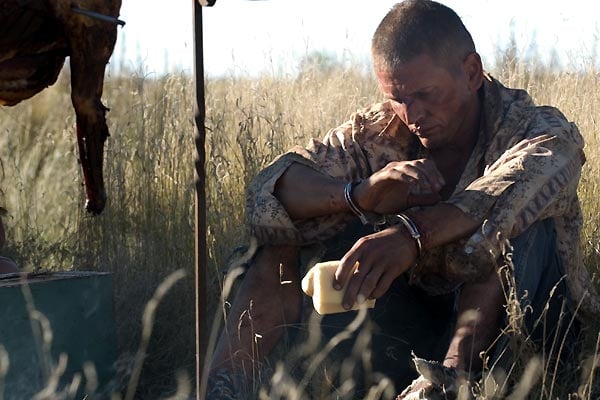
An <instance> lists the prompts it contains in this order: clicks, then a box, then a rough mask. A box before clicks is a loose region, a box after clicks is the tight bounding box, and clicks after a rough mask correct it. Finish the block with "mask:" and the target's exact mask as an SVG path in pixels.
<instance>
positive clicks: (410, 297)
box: [302, 219, 578, 390]
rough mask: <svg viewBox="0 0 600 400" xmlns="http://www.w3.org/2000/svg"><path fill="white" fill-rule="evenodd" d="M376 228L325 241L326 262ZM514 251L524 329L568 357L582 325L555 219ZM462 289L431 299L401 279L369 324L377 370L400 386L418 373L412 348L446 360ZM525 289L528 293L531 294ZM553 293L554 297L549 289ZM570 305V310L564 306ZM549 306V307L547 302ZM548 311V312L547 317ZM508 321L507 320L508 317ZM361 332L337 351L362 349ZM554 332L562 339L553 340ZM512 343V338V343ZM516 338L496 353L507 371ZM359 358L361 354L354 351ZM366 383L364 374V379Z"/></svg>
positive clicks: (333, 320) (346, 316) (328, 325)
mask: <svg viewBox="0 0 600 400" xmlns="http://www.w3.org/2000/svg"><path fill="white" fill-rule="evenodd" d="M368 233H371V232H370V231H369V230H365V228H363V227H362V226H360V225H355V226H350V227H349V228H348V229H347V230H346V231H345V232H344V233H342V234H341V235H339V237H337V238H335V239H334V240H331V241H329V242H327V243H326V244H325V247H326V250H325V253H324V254H323V256H322V257H321V259H322V260H334V259H340V258H341V257H342V256H343V255H344V253H345V252H346V251H347V250H348V249H349V248H350V247H351V246H352V245H353V244H354V242H355V241H356V240H357V239H358V238H359V237H361V236H364V235H366V234H368ZM511 245H512V246H513V248H514V251H513V263H514V278H515V283H516V296H517V298H519V299H520V300H521V307H522V309H523V310H524V311H525V318H524V325H525V327H524V328H525V331H526V332H525V333H526V334H529V335H530V338H531V339H532V341H533V342H534V343H536V344H537V345H542V343H544V344H546V349H544V350H545V353H546V355H549V354H550V353H549V352H550V351H553V352H554V354H553V355H554V356H555V355H556V352H557V346H556V345H555V346H554V349H550V347H552V344H553V343H556V342H559V343H561V342H562V339H563V338H566V339H565V341H564V348H563V349H562V352H563V353H562V356H564V355H566V354H568V353H569V348H570V347H572V346H573V345H574V343H575V342H576V337H577V333H578V323H577V321H576V320H575V319H574V318H572V316H573V313H572V309H573V307H572V304H571V303H572V301H571V299H570V295H569V291H568V288H567V285H566V282H565V280H564V279H563V269H562V265H561V261H560V258H559V256H558V252H557V247H556V234H555V231H554V224H553V221H552V220H550V219H547V220H544V221H539V222H537V223H535V224H534V225H533V226H531V227H530V228H529V229H528V230H527V231H525V232H524V233H522V234H521V235H520V236H518V237H517V238H515V239H513V240H512V241H511ZM303 253H308V254H309V255H307V254H304V255H303V260H302V261H304V262H306V261H307V259H309V258H311V257H314V253H315V250H314V249H306V250H304V252H303ZM459 291H460V288H459V289H458V290H457V291H456V292H454V293H450V294H447V295H441V296H431V295H428V294H427V293H425V292H424V291H423V290H421V289H420V288H418V287H415V286H412V285H409V284H408V281H407V278H406V276H404V275H403V276H401V277H399V278H398V279H396V281H395V282H394V283H393V285H392V287H391V288H390V290H389V291H388V293H386V294H385V295H384V296H383V297H382V298H380V299H378V300H377V303H376V306H375V308H374V309H372V310H370V311H369V315H368V321H367V322H366V323H365V326H366V325H369V326H370V327H372V328H373V329H371V335H372V336H371V338H372V340H371V343H370V345H371V363H372V368H373V371H375V372H377V371H378V372H382V373H384V374H385V375H386V376H388V377H389V378H390V379H392V380H393V381H394V383H395V386H396V389H400V390H401V389H402V388H404V387H405V386H406V385H408V384H409V383H410V382H411V380H412V379H414V378H415V377H416V375H415V374H416V373H415V370H414V367H413V364H412V358H411V352H414V353H415V354H416V355H417V356H419V357H422V358H426V359H430V360H440V361H441V360H443V358H444V356H445V354H446V351H447V349H448V345H449V341H450V339H451V336H452V334H453V330H454V325H455V322H456V317H457V315H456V310H457V297H458V293H459ZM525 293H527V295H526V296H525ZM551 293H553V294H552V296H550V294H551ZM563 302H564V307H563ZM547 303H548V304H549V307H546V304H547ZM542 313H543V315H542ZM355 316H356V312H347V313H341V314H333V315H328V316H325V317H324V318H323V319H322V321H321V329H322V332H323V333H324V334H325V337H332V336H333V335H335V334H336V333H337V332H339V331H340V330H341V329H343V328H345V327H347V326H348V324H349V323H350V322H351V321H352V320H353V319H354V318H355ZM505 322H506V323H508V317H507V318H506V319H505ZM358 337H359V334H358V333H357V334H356V335H354V337H353V339H351V340H346V341H344V342H342V343H341V344H340V345H338V346H337V355H336V356H338V357H341V359H343V358H344V357H349V356H351V354H352V352H353V350H354V352H356V346H355V344H356V343H357V342H356V341H357V340H358V339H357V338H358ZM555 337H556V340H555ZM513 342H514V341H513ZM509 343H511V341H510V340H509V339H508V338H507V337H505V338H503V339H502V340H500V341H499V343H498V344H497V345H496V346H495V348H494V349H493V350H492V352H491V353H492V354H491V359H490V365H491V364H494V363H497V364H499V365H500V366H501V367H504V368H505V369H506V368H507V366H510V364H511V363H512V361H513V356H512V352H511V349H510V345H509ZM354 356H356V354H354ZM359 381H360V378H359Z"/></svg>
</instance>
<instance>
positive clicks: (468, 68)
mask: <svg viewBox="0 0 600 400" xmlns="http://www.w3.org/2000/svg"><path fill="white" fill-rule="evenodd" d="M463 70H464V71H465V73H466V74H467V78H468V79H469V89H470V90H471V91H474V92H476V91H478V90H479V88H480V87H481V85H482V84H483V65H482V63H481V57H480V56H479V54H478V53H477V52H472V53H469V55H468V56H467V58H465V60H464V61H463Z"/></svg>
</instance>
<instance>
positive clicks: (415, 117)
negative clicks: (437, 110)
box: [405, 100, 425, 126]
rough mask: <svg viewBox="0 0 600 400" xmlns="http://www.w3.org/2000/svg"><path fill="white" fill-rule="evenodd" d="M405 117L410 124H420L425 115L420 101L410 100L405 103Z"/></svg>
mask: <svg viewBox="0 0 600 400" xmlns="http://www.w3.org/2000/svg"><path fill="white" fill-rule="evenodd" d="M405 107H406V119H408V123H409V124H411V125H417V126H418V125H420V124H421V123H422V122H423V118H424V117H425V110H424V109H423V106H422V104H421V102H420V101H418V100H410V101H407V102H406V103H405Z"/></svg>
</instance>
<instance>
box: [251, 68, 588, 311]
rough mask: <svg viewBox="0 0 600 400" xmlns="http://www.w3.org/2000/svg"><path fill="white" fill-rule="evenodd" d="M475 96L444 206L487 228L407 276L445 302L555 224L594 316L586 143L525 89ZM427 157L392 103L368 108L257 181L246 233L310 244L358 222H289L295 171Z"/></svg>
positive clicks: (355, 175) (340, 172)
mask: <svg viewBox="0 0 600 400" xmlns="http://www.w3.org/2000/svg"><path fill="white" fill-rule="evenodd" d="M480 94H481V99H482V104H483V107H482V109H483V111H482V118H481V122H480V128H479V136H478V140H477V143H476V145H475V148H474V150H473V152H472V154H471V156H470V159H469V161H468V163H467V165H466V167H465V170H464V171H463V174H462V176H461V178H460V180H459V183H458V184H457V186H456V188H455V190H454V192H453V194H452V195H451V196H450V197H449V198H448V199H447V200H445V201H446V202H447V203H449V204H453V205H454V206H456V207H458V208H459V209H461V210H462V211H463V212H465V213H466V214H467V215H470V216H473V217H474V218H476V219H478V220H482V221H484V222H483V224H482V226H481V229H478V230H477V231H476V232H475V233H474V234H473V235H472V236H471V237H468V238H465V239H463V240H460V241H457V242H454V243H450V244H448V245H446V246H441V247H438V248H435V249H431V250H430V251H427V252H425V253H424V254H423V255H422V257H421V258H420V259H419V260H418V263H417V265H416V266H415V267H413V268H412V269H411V271H410V277H411V282H412V283H413V284H415V285H418V286H419V287H421V288H423V289H424V290H425V291H427V292H428V293H430V294H441V293H447V292H450V291H452V290H454V289H455V288H456V287H457V286H458V285H460V284H461V283H462V282H469V281H477V280H479V279H480V278H483V277H484V276H486V275H487V274H488V272H489V271H490V270H491V268H493V266H494V265H495V264H496V263H497V260H498V257H499V256H500V255H502V254H503V252H504V249H505V247H504V246H505V244H506V243H507V240H508V239H512V238H515V237H517V236H518V235H519V234H521V233H522V232H524V231H525V230H526V229H527V228H528V227H529V226H531V224H533V223H534V222H536V221H540V220H543V219H547V218H551V219H552V220H553V222H554V226H555V229H556V241H557V248H558V253H559V256H560V259H561V261H562V265H563V268H564V271H565V273H566V276H567V282H568V286H569V289H570V292H571V295H572V297H573V299H574V300H575V303H576V304H578V303H581V306H582V307H581V308H582V310H583V311H587V312H590V313H593V314H597V313H598V312H600V302H599V301H598V298H597V295H596V294H595V291H594V288H593V286H592V283H591V279H590V276H589V273H588V271H587V270H586V268H585V266H584V265H583V263H582V258H581V249H580V234H581V228H582V215H581V210H580V205H579V200H578V198H577V185H578V182H579V178H580V174H581V167H582V165H583V164H584V162H585V156H584V153H583V145H584V142H583V138H582V137H581V135H580V133H579V131H578V129H577V127H576V126H575V124H573V123H571V122H568V121H567V119H566V118H565V117H564V116H563V115H562V113H561V112H560V111H558V110H557V109H555V108H552V107H546V106H536V105H535V104H534V103H533V101H532V99H531V97H530V96H529V95H528V94H527V92H525V91H524V90H515V89H509V88H506V87H504V86H503V85H502V84H500V83H499V82H498V81H497V80H495V79H493V78H492V77H490V76H489V75H487V74H486V75H485V79H484V84H483V85H482V88H481V89H480ZM426 157H427V150H426V149H425V148H423V147H422V146H421V144H420V142H419V141H418V139H417V137H416V136H415V135H414V134H412V133H411V132H410V131H409V129H408V128H407V126H406V125H405V124H404V123H403V122H402V121H401V120H400V118H399V117H398V116H397V115H395V113H394V111H393V110H392V108H391V105H390V103H389V102H384V103H379V104H375V105H372V106H371V107H368V108H367V109H365V110H362V111H360V112H357V113H355V114H353V115H352V117H351V118H350V120H349V121H347V122H346V123H344V124H343V125H341V126H339V127H338V128H335V129H333V130H331V131H329V132H328V133H327V135H326V136H325V138H324V139H323V140H322V141H319V140H315V139H313V140H311V141H310V143H309V145H308V146H307V147H306V148H302V147H299V146H297V147H294V148H293V149H292V150H291V151H289V152H288V153H286V154H284V155H282V156H280V157H279V158H278V159H276V160H275V161H274V162H273V163H272V164H271V165H269V166H268V167H267V168H266V169H265V170H263V171H262V172H261V173H260V174H259V175H258V176H257V178H256V179H255V180H254V182H253V183H252V185H251V186H250V188H249V191H248V197H247V215H248V218H249V222H250V226H251V231H252V233H253V235H254V236H256V238H257V239H258V241H259V243H261V244H296V245H307V244H311V243H317V242H322V241H323V240H326V239H328V238H331V237H333V236H334V235H336V234H337V233H339V232H340V231H342V230H343V229H344V227H345V226H346V225H347V223H348V222H349V221H350V220H351V219H352V218H354V217H353V216H352V215H351V214H349V213H347V214H346V213H344V214H334V215H329V216H324V217H319V218H314V219H308V220H301V221H292V220H291V219H290V217H289V216H288V215H287V213H286V211H285V209H284V208H283V206H282V205H281V204H280V203H279V201H278V200H277V199H276V198H275V196H274V195H273V191H274V187H275V184H276V182H277V180H278V179H279V177H280V176H281V175H282V174H283V173H284V171H285V170H286V169H287V168H288V167H289V166H290V165H291V164H292V163H300V164H303V165H306V166H309V167H311V168H313V169H315V170H317V171H320V172H322V173H324V174H327V175H329V176H332V177H334V178H337V179H340V180H344V181H350V180H355V179H359V178H367V177H369V176H370V175H372V174H373V173H374V172H376V171H378V170H380V169H381V168H383V167H384V166H385V165H386V164H387V163H389V162H391V161H403V160H413V159H417V158H426Z"/></svg>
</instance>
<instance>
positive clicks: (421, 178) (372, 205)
mask: <svg viewBox="0 0 600 400" xmlns="http://www.w3.org/2000/svg"><path fill="white" fill-rule="evenodd" d="M444 184H445V182H444V178H443V177H442V174H441V173H440V172H439V171H438V169H437V167H436V165H435V163H434V162H433V161H432V160H426V159H419V160H413V161H396V162H391V163H389V164H388V165H386V166H385V167H384V168H383V169H381V170H379V171H377V172H375V173H374V174H373V175H371V176H370V177H369V178H368V179H365V180H363V181H362V182H361V183H360V184H359V185H357V186H356V187H355V188H354V191H353V193H352V197H353V199H354V201H355V202H356V203H357V205H358V206H359V207H361V208H362V209H363V210H367V211H373V212H376V213H379V214H393V213H397V212H401V211H403V210H405V209H407V208H409V207H413V206H427V205H433V204H435V203H437V202H439V201H440V200H441V197H440V195H439V191H440V190H441V189H442V187H443V186H444Z"/></svg>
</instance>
